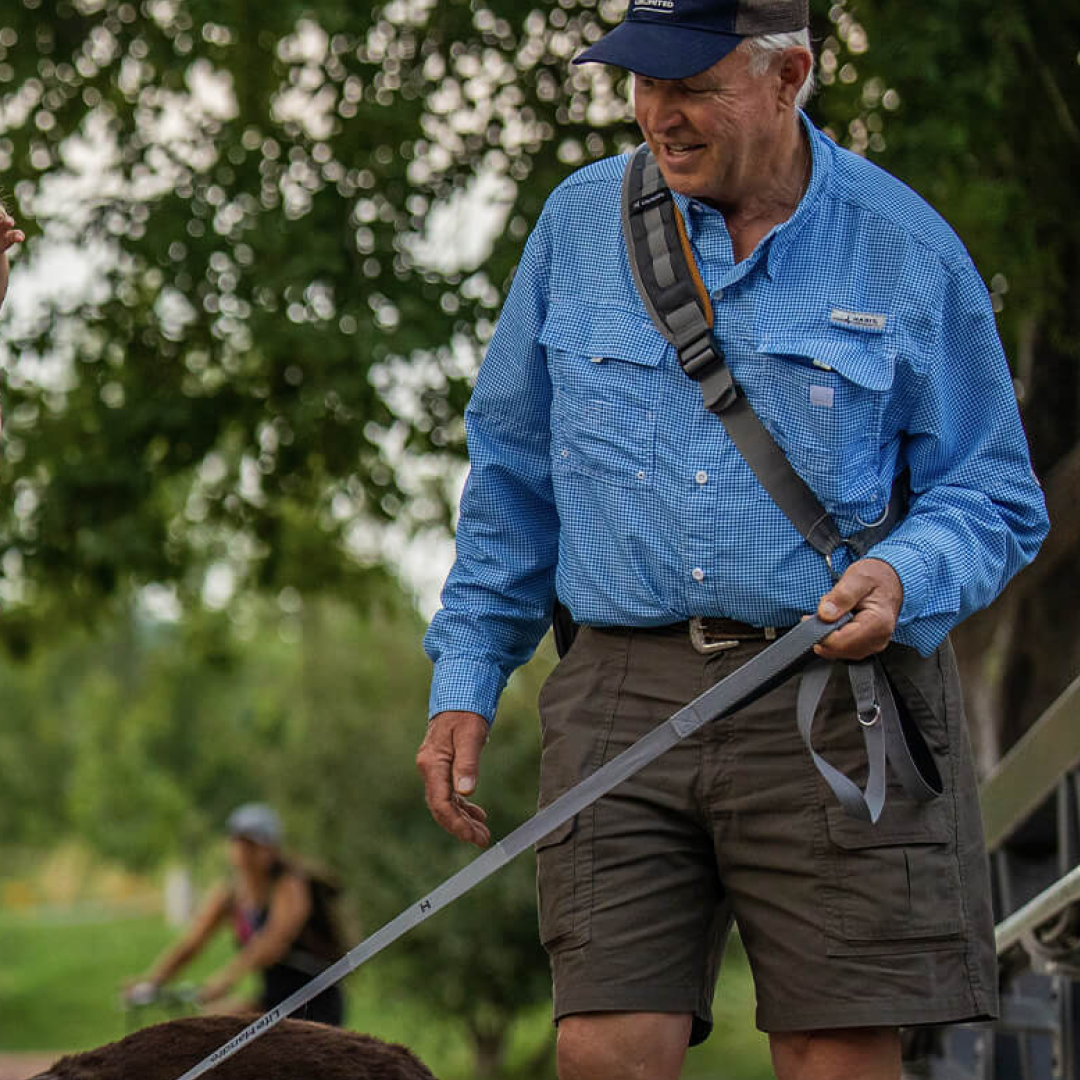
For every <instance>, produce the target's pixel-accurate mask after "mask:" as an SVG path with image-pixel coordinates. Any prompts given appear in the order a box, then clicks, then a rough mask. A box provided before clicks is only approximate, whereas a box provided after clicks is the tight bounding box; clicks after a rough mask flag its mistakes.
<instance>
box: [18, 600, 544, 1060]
mask: <svg viewBox="0 0 1080 1080" xmlns="http://www.w3.org/2000/svg"><path fill="white" fill-rule="evenodd" d="M245 603H246V605H247V606H249V610H248V611H247V612H246V613H244V612H240V613H238V614H239V615H240V621H239V622H237V620H236V619H235V618H234V619H228V618H226V617H224V616H222V615H217V614H212V615H206V616H204V617H201V618H196V617H191V618H189V619H187V620H185V621H184V622H183V623H178V624H168V623H161V622H157V621H153V620H147V619H145V618H144V617H140V616H135V617H133V618H128V619H118V620H110V621H109V622H108V623H106V624H105V625H99V628H98V632H97V633H96V634H95V635H94V636H93V637H92V638H91V637H89V636H87V635H84V634H76V635H73V636H72V637H71V639H70V640H68V641H65V642H62V643H60V644H59V645H58V646H57V647H55V648H52V649H41V650H36V651H35V654H34V655H33V657H32V658H31V659H30V660H29V661H28V662H27V663H22V664H15V663H12V662H11V661H7V662H6V663H5V664H2V665H0V687H2V689H0V708H2V709H3V715H4V717H5V723H4V725H3V728H2V729H0V790H2V791H3V792H4V798H3V833H2V836H0V852H5V853H11V852H12V851H13V850H15V849H17V848H25V847H26V846H36V847H41V848H44V847H47V846H48V845H51V844H53V843H55V842H56V841H57V840H58V839H59V838H63V837H69V836H71V835H77V836H79V837H81V838H82V839H84V840H85V841H86V842H87V843H89V844H90V846H91V847H92V848H93V850H95V851H96V852H98V853H99V854H101V855H102V856H105V857H108V858H110V859H113V860H116V861H118V862H120V863H122V864H123V865H126V866H130V867H134V868H141V869H144V870H150V869H153V868H155V867H157V866H159V865H160V864H161V862H162V861H163V860H166V859H173V860H177V859H178V860H181V861H186V862H188V863H191V864H196V865H199V864H202V865H205V864H206V863H207V861H208V859H210V861H211V862H213V861H214V860H213V859H212V858H210V857H211V856H212V855H213V853H215V852H218V851H219V850H220V848H219V845H220V841H221V839H222V830H223V825H224V822H225V819H226V817H227V816H228V813H229V811H230V810H231V809H233V808H234V807H235V806H236V805H238V804H239V803H241V802H244V801H247V800H250V799H265V800H267V801H269V802H272V803H273V804H275V805H276V806H278V807H279V808H280V810H281V811H282V814H283V817H284V818H285V821H286V825H287V831H288V842H289V846H290V847H292V848H294V849H295V850H296V851H297V852H298V853H300V855H301V857H302V858H307V859H311V860H314V861H316V862H320V863H323V864H325V865H327V866H329V867H331V868H332V869H333V870H335V871H336V872H337V873H338V874H339V875H340V876H341V878H342V881H343V884H344V885H345V887H346V890H347V895H348V904H347V908H348V909H349V910H353V911H355V914H356V916H357V918H358V920H359V922H360V924H361V926H362V930H363V933H365V934H367V933H371V932H373V931H374V930H376V929H377V928H378V927H379V926H381V925H382V924H383V923H385V922H387V921H389V920H390V919H391V918H392V917H393V916H395V915H397V914H398V913H399V912H400V911H402V910H403V909H405V908H406V907H407V906H408V905H410V904H411V903H414V902H415V901H417V900H418V899H420V898H421V897H422V896H424V895H425V894H426V893H428V892H430V891H431V890H432V889H433V888H434V887H435V886H436V885H438V884H439V883H440V882H441V881H442V880H443V879H444V878H446V877H449V875H450V874H451V873H453V872H454V871H456V870H457V869H459V868H460V867H461V866H463V865H464V864H465V863H466V862H467V861H468V860H470V859H471V858H473V857H475V856H476V855H477V854H478V852H477V851H476V850H475V849H473V848H469V849H466V848H464V847H463V846H462V845H460V844H457V843H456V842H454V841H452V840H450V839H449V838H448V837H447V836H446V835H445V834H444V833H443V832H442V831H441V830H440V829H438V827H437V826H436V825H435V824H434V823H433V822H432V820H431V818H430V816H429V815H428V811H427V807H426V805H425V803H424V798H423V788H422V785H421V783H420V778H419V776H418V774H417V772H416V769H415V766H414V764H413V758H414V756H415V753H416V747H417V744H418V742H419V734H420V730H421V728H422V722H423V721H422V718H423V716H424V711H425V707H426V697H427V685H426V684H427V676H428V668H427V661H426V659H425V658H424V655H423V652H422V650H421V648H420V634H421V631H422V626H421V624H420V620H419V619H418V617H417V616H416V613H415V612H414V611H413V609H412V606H411V604H410V603H409V601H408V599H407V598H406V597H404V596H403V595H401V594H400V593H396V592H394V591H393V590H391V589H385V590H383V591H382V592H381V595H380V598H379V599H378V600H377V601H375V602H373V603H372V604H371V605H370V606H369V608H368V610H367V612H366V614H365V615H364V616H363V617H361V616H359V615H358V614H357V612H356V611H355V610H354V609H353V608H351V607H348V606H346V605H344V604H342V603H340V602H336V601H325V600H324V601H321V602H312V603H309V604H304V605H303V606H302V607H300V608H298V609H294V610H292V611H289V612H283V611H282V610H281V609H280V608H279V607H278V606H277V605H276V604H267V603H265V602H263V601H257V600H252V601H247V602H245ZM549 667H550V659H549V658H548V657H547V656H546V654H544V655H542V656H540V657H538V658H537V660H536V661H534V663H533V664H532V665H531V666H530V667H528V668H526V669H524V670H523V671H522V672H521V673H519V675H518V676H517V677H516V678H515V680H514V682H513V683H512V684H511V688H510V690H509V691H508V692H507V695H506V699H505V702H504V704H503V708H502V711H501V713H500V718H499V721H498V732H499V734H498V738H496V739H494V740H493V742H492V746H491V747H490V748H489V750H488V752H487V754H486V755H485V759H486V760H485V763H484V764H485V768H484V773H483V776H482V784H481V790H480V793H479V797H480V798H481V801H482V802H483V804H484V806H485V807H486V808H487V809H488V810H489V813H490V820H491V822H492V826H493V831H494V832H495V834H496V835H497V836H501V835H505V834H506V833H507V832H509V831H510V830H511V829H512V828H513V827H514V826H516V825H518V824H520V823H521V821H523V820H524V819H525V818H527V817H529V816H530V815H531V814H532V813H534V812H535V809H536V794H537V793H536V761H537V757H538V753H539V749H538V740H539V735H538V732H537V730H536V721H535V717H534V715H533V705H534V703H535V696H536V693H537V690H538V683H539V680H540V679H541V678H542V676H543V674H544V672H545V671H546V670H547V669H548V668H549ZM12 721H14V722H12ZM43 795H44V796H45V797H43ZM222 870H224V863H222ZM534 874H535V863H534V861H533V860H532V859H531V858H529V857H527V856H522V857H520V858H519V859H517V860H515V861H514V862H513V863H512V864H510V865H509V866H508V867H506V868H504V869H503V870H502V871H500V873H499V874H498V875H497V876H496V877H495V878H493V879H492V880H491V881H489V882H487V883H485V884H483V885H482V886H479V887H478V888H477V889H476V890H475V892H474V893H472V894H470V896H469V897H468V898H467V899H464V900H462V901H461V902H460V903H458V904H455V905H452V906H451V907H449V908H447V909H446V910H445V911H442V912H440V913H438V914H437V915H436V916H434V917H432V919H430V920H429V921H428V922H427V923H425V924H424V925H423V926H422V927H420V928H418V929H417V930H415V931H413V932H412V933H411V934H410V935H408V936H407V937H406V938H405V939H403V940H402V941H401V942H399V943H398V944H397V945H395V947H394V949H393V950H392V953H388V954H387V955H386V956H385V957H378V958H376V959H374V960H373V961H372V962H371V970H370V974H369V973H368V972H365V973H364V976H363V977H365V978H372V979H375V980H377V982H378V984H379V985H380V987H382V988H383V993H384V994H385V996H386V997H387V999H395V1000H409V1001H411V1002H413V1003H415V1004H417V1005H419V1006H421V1007H422V1009H423V1013H424V1014H427V1015H431V1016H433V1017H437V1018H438V1022H439V1023H447V1024H461V1025H462V1026H463V1027H464V1028H465V1029H466V1030H467V1031H468V1033H469V1036H470V1037H471V1040H472V1043H473V1046H474V1047H475V1056H476V1061H475V1068H474V1071H473V1072H471V1073H470V1075H471V1076H475V1077H476V1078H478V1080H482V1078H485V1077H498V1076H502V1075H505V1073H504V1071H503V1067H504V1065H505V1064H506V1054H507V1052H508V1043H509V1040H510V1037H511V1035H512V1034H513V1032H514V1030H515V1022H516V1021H519V1020H520V1019H521V1018H522V1017H528V1018H532V1017H535V1014H536V1011H537V1009H543V1008H544V1006H545V1004H546V1002H547V1001H548V997H549V994H550V979H549V975H548V966H547V959H546V957H545V955H544V952H543V949H542V948H541V947H540V944H539V941H538V939H537V932H536V910H535V890H534ZM353 929H354V932H355V928H353ZM350 944H355V942H350ZM147 960H149V958H147ZM550 1051H551V1044H550V1040H547V1041H545V1042H544V1043H543V1045H541V1046H538V1047H536V1048H535V1050H534V1051H533V1052H535V1054H536V1055H537V1056H536V1059H535V1061H532V1062H530V1061H528V1060H521V1059H520V1054H519V1059H518V1060H516V1061H515V1068H514V1074H515V1075H517V1076H520V1077H522V1078H523V1080H524V1078H526V1077H528V1076H530V1075H532V1073H533V1072H534V1071H536V1070H539V1074H540V1075H551V1068H550V1061H549V1059H550ZM527 1056H528V1055H527ZM545 1070H546V1071H545Z"/></svg>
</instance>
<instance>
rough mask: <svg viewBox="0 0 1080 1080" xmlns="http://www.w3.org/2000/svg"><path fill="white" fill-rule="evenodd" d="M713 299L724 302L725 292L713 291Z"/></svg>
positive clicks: (720, 290)
mask: <svg viewBox="0 0 1080 1080" xmlns="http://www.w3.org/2000/svg"><path fill="white" fill-rule="evenodd" d="M712 298H713V299H714V300H723V299H724V290H723V289H713V291H712Z"/></svg>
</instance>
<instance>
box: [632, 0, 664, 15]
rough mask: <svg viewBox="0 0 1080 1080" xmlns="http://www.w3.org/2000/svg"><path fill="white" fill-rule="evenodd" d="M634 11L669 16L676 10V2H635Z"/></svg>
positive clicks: (641, 0)
mask: <svg viewBox="0 0 1080 1080" xmlns="http://www.w3.org/2000/svg"><path fill="white" fill-rule="evenodd" d="M632 10H633V11H635V12H637V11H658V12H660V13H661V14H663V15H669V14H671V12H673V11H674V10H675V0H634V6H633V8H632Z"/></svg>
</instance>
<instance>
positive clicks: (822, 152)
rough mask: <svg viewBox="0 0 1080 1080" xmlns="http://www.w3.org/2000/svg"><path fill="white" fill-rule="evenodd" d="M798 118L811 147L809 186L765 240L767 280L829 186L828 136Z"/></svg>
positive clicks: (802, 115) (802, 117)
mask: <svg viewBox="0 0 1080 1080" xmlns="http://www.w3.org/2000/svg"><path fill="white" fill-rule="evenodd" d="M799 117H800V119H801V120H802V122H803V130H804V131H805V132H806V141H807V143H808V144H809V146H810V156H811V169H810V183H809V184H807V185H806V191H804V192H803V197H802V198H801V199H800V200H799V205H798V206H797V207H796V208H795V213H794V214H792V215H791V217H789V218H788V219H787V221H784V222H782V223H781V224H779V225H777V226H776V228H774V229H773V230H772V232H770V233H769V235H768V237H767V238H766V239H767V240H768V242H769V254H768V263H767V264H766V269H767V271H768V274H769V277H770V279H772V278H775V277H776V275H777V273H779V270H780V266H781V264H782V263H783V261H784V257H785V256H786V255H787V253H788V250H789V249H790V248H791V245H792V244H793V243H795V241H796V240H797V239H798V236H799V233H800V232H802V230H803V227H804V226H805V225H806V223H807V222H808V221H809V220H810V218H811V217H812V216H813V214H814V210H815V207H816V204H817V202H818V200H819V199H820V198H821V196H822V194H823V193H824V192H825V190H826V189H827V187H828V184H829V177H830V174H831V172H832V154H830V153H829V146H828V136H826V135H823V134H822V133H821V132H820V131H818V129H817V128H816V127H814V124H813V122H812V121H811V120H810V117H808V116H807V115H806V113H804V112H802V111H801V110H800V112H799Z"/></svg>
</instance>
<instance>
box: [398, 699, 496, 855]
mask: <svg viewBox="0 0 1080 1080" xmlns="http://www.w3.org/2000/svg"><path fill="white" fill-rule="evenodd" d="M487 738H488V725H487V721H486V720H485V719H484V718H483V717H482V716H480V715H478V714H477V713H471V712H441V713H438V714H437V715H436V716H433V717H432V718H431V721H430V723H429V724H428V729H427V735H426V736H425V737H424V741H423V742H422V743H421V744H420V749H419V751H418V752H417V755H416V767H417V768H418V769H419V770H420V775H421V776H422V777H423V778H424V796H425V798H426V799H427V804H428V809H429V810H430V811H431V816H432V817H433V818H434V819H435V820H436V821H437V822H438V823H439V824H440V825H441V826H442V827H443V828H444V829H445V830H446V831H447V832H448V833H450V834H451V835H452V836H456V837H457V838H458V839H459V840H464V841H465V842H466V843H469V844H475V845H476V846H477V847H487V845H488V844H489V843H490V842H491V831H490V830H489V829H488V827H487V825H486V824H485V822H486V821H487V812H486V811H485V810H483V809H482V808H481V807H479V806H477V805H476V804H475V803H471V802H469V801H468V799H467V796H469V795H471V794H472V793H473V792H474V791H475V790H476V783H477V779H478V777H479V774H480V752H481V751H482V750H483V749H484V743H486V742H487Z"/></svg>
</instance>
